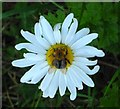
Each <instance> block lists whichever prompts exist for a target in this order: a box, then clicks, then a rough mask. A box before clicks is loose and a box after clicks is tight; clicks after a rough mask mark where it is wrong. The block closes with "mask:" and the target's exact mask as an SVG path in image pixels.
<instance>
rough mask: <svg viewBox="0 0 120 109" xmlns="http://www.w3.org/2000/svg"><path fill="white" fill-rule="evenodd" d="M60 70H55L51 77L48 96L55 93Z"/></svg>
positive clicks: (52, 95)
mask: <svg viewBox="0 0 120 109" xmlns="http://www.w3.org/2000/svg"><path fill="white" fill-rule="evenodd" d="M60 73H61V72H60V70H57V71H56V72H55V75H54V76H53V79H52V81H51V83H50V86H49V97H50V98H53V97H54V96H55V94H56V91H57V89H58V84H59V83H58V81H59V74H60Z"/></svg>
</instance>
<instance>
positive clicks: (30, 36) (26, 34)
mask: <svg viewBox="0 0 120 109" xmlns="http://www.w3.org/2000/svg"><path fill="white" fill-rule="evenodd" d="M20 32H21V34H22V36H23V37H24V38H25V39H26V40H27V41H29V42H31V43H34V44H35V43H36V39H35V35H34V34H32V33H30V32H28V31H23V30H21V31H20Z"/></svg>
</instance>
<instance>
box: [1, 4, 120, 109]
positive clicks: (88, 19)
mask: <svg viewBox="0 0 120 109" xmlns="http://www.w3.org/2000/svg"><path fill="white" fill-rule="evenodd" d="M119 8H120V3H80V2H78V3H67V2H66V3H43V2H38V3H27V2H26V3H20V2H19V3H15V2H13V3H8V2H6V3H2V9H3V10H2V16H1V17H0V19H1V20H2V29H1V31H2V48H3V56H2V58H3V62H2V72H3V73H2V89H3V91H2V93H3V97H2V103H3V108H6V109H8V108H13V109H16V107H34V108H37V107H51V108H54V107H61V108H65V107H76V108H78V109H81V108H87V107H92V108H97V107H119V106H120V97H119V94H120V68H119V65H120V18H119V17H120V14H119V10H120V9H119ZM71 12H72V13H74V14H75V17H76V18H77V19H78V21H79V27H78V30H80V29H81V28H84V27H89V28H90V30H91V32H96V33H98V34H99V38H98V39H96V40H94V41H93V42H92V43H91V45H94V46H96V47H98V48H100V49H103V50H104V52H105V54H106V56H105V57H104V58H97V59H98V60H99V61H98V64H99V65H100V66H101V69H100V71H99V72H98V73H97V74H95V75H93V76H92V79H93V81H94V82H95V87H94V88H89V87H87V86H85V85H84V89H83V90H82V91H78V96H77V98H76V100H75V101H70V100H69V95H70V93H69V91H67V92H66V94H65V95H64V96H63V97H61V96H60V95H59V93H58V92H57V94H56V96H55V98H54V99H50V98H42V96H41V95H42V92H41V91H40V90H38V85H39V84H40V83H38V84H36V85H28V84H21V83H20V78H21V77H22V75H23V74H24V73H25V72H26V71H27V70H28V69H29V68H23V69H20V68H15V67H12V65H11V61H13V60H15V59H18V58H22V57H23V56H22V55H23V53H24V52H26V50H21V51H17V50H15V48H14V46H15V44H17V43H20V42H26V40H25V39H24V38H23V37H22V36H21V34H20V30H21V29H24V30H27V31H30V32H33V28H34V24H35V23H36V22H37V21H38V20H39V17H40V15H43V16H45V17H46V19H47V20H48V21H49V22H50V23H51V25H52V26H54V25H55V24H56V23H59V22H63V20H64V18H65V17H66V15H67V14H69V13H71Z"/></svg>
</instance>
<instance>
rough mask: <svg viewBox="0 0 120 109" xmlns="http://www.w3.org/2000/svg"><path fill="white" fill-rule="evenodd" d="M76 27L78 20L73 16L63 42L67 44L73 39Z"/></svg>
mask: <svg viewBox="0 0 120 109" xmlns="http://www.w3.org/2000/svg"><path fill="white" fill-rule="evenodd" d="M77 27H78V21H77V19H76V18H73V23H72V24H71V26H70V29H69V31H68V34H67V36H66V39H65V44H69V43H70V41H71V40H73V38H74V35H75V32H76V30H77Z"/></svg>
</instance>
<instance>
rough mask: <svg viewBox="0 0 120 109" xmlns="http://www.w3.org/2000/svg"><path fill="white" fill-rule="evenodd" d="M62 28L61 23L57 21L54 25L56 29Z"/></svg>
mask: <svg viewBox="0 0 120 109" xmlns="http://www.w3.org/2000/svg"><path fill="white" fill-rule="evenodd" d="M60 28H61V23H57V24H56V25H55V26H54V31H56V30H59V29H60Z"/></svg>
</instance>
